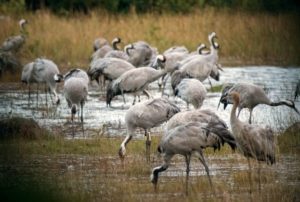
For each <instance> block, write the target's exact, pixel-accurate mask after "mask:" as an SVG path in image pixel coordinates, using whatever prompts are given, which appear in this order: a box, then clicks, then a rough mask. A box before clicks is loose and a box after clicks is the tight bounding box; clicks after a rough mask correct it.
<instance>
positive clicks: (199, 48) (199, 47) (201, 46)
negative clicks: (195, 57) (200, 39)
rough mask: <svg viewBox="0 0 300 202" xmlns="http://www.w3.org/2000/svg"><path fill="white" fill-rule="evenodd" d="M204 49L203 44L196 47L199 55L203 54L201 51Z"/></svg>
mask: <svg viewBox="0 0 300 202" xmlns="http://www.w3.org/2000/svg"><path fill="white" fill-rule="evenodd" d="M205 48H206V45H205V44H203V43H201V44H200V45H199V46H198V48H197V49H198V51H197V52H198V53H199V55H203V54H204V53H203V50H204V49H205Z"/></svg>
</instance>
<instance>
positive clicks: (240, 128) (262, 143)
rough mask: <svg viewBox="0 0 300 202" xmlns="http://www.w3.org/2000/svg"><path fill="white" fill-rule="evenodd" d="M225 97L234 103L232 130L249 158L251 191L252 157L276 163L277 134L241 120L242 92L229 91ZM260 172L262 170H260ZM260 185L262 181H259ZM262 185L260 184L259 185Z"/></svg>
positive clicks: (239, 145)
mask: <svg viewBox="0 0 300 202" xmlns="http://www.w3.org/2000/svg"><path fill="white" fill-rule="evenodd" d="M224 99H226V100H228V102H230V103H233V107H232V109H231V114H230V124H231V130H232V133H233V135H234V137H235V140H236V142H237V147H238V149H239V150H240V151H241V153H242V154H243V155H244V156H245V157H246V158H247V159H248V164H249V178H250V179H249V180H250V193H251V184H252V182H251V166H250V158H253V159H256V160H257V161H264V162H266V163H267V164H274V163H275V162H276V160H275V149H276V143H275V136H274V134H273V131H272V130H271V129H270V128H268V127H267V128H263V127H261V126H258V125H251V124H249V123H245V122H241V121H240V120H239V119H238V118H237V116H236V109H237V108H238V106H239V104H240V102H241V99H240V94H239V93H238V92H236V91H231V92H229V93H228V94H227V95H226V96H225V97H224ZM259 173H260V172H259ZM259 185H260V183H259ZM259 187H260V186H259Z"/></svg>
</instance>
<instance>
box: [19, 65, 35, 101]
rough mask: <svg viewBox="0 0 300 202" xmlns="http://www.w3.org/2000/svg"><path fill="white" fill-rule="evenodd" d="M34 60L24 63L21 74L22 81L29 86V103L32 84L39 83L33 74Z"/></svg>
mask: <svg viewBox="0 0 300 202" xmlns="http://www.w3.org/2000/svg"><path fill="white" fill-rule="evenodd" d="M33 65H34V62H30V63H28V64H26V65H24V67H23V70H22V74H21V81H22V83H25V84H26V85H27V86H28V104H29V101H30V95H31V89H30V86H31V84H33V83H37V81H36V80H35V79H34V78H33V77H32V76H31V74H32V69H33Z"/></svg>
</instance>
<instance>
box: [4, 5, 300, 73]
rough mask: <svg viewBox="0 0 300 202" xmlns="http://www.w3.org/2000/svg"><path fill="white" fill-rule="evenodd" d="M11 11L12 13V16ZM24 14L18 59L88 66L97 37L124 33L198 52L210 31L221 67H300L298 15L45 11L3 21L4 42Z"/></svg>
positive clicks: (163, 46)
mask: <svg viewBox="0 0 300 202" xmlns="http://www.w3.org/2000/svg"><path fill="white" fill-rule="evenodd" d="M8 15H9V14H8ZM21 17H23V18H26V19H28V21H29V22H30V24H28V32H29V37H28V39H27V41H26V44H25V46H24V47H23V49H22V51H21V53H20V57H21V58H22V61H23V63H26V62H29V61H32V60H34V59H35V58H37V57H42V56H44V57H47V58H50V59H52V60H54V61H55V62H56V63H57V64H58V65H59V67H60V68H61V69H63V70H66V69H69V68H71V67H74V66H81V67H84V68H88V65H89V58H90V56H91V54H92V43H93V41H94V39H95V38H96V37H105V38H107V39H108V40H112V39H113V38H114V37H117V36H118V37H121V38H122V40H123V45H125V44H128V43H131V42H134V41H137V40H145V41H148V42H149V43H150V44H151V45H153V46H155V47H157V48H158V49H159V51H161V52H162V51H163V50H165V49H167V48H169V47H171V46H173V45H185V46H186V47H188V48H189V49H190V50H195V49H196V47H197V45H198V44H199V43H201V42H204V43H206V44H207V45H208V41H207V35H208V34H209V33H210V32H212V31H215V32H216V33H217V35H218V36H219V40H218V42H219V44H220V46H221V49H220V60H221V63H223V65H234V64H239V65H247V64H248V65H249V64H270V65H271V64H276V65H299V64H300V60H299V57H298V54H297V53H299V51H300V50H299V49H300V48H299V47H300V43H299V42H300V40H299V37H298V36H299V33H300V32H299V29H300V28H299V26H298V21H297V20H296V19H297V15H296V14H288V13H287V14H278V15H270V14H263V13H262V14H261V13H245V12H239V11H234V10H216V9H212V8H207V9H204V10H200V11H198V12H196V13H192V14H188V15H171V14H163V15H155V14H145V15H137V14H135V13H132V14H129V15H110V14H108V13H106V12H104V11H101V10H97V11H94V12H92V13H91V14H90V15H89V16H84V15H76V16H73V17H58V16H56V15H53V14H51V13H49V12H47V11H42V12H37V13H34V14H33V13H24V14H23V15H22V16H19V15H18V16H11V18H7V19H2V20H0V27H1V32H0V41H3V40H4V39H5V38H7V37H8V36H11V35H15V34H18V26H17V21H18V20H19V19H20V18H21Z"/></svg>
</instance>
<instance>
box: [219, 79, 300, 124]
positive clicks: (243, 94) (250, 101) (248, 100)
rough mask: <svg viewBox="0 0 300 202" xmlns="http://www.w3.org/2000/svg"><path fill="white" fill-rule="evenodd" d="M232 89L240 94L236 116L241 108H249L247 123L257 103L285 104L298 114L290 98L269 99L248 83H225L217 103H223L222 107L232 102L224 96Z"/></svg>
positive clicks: (260, 89) (256, 87) (255, 86)
mask: <svg viewBox="0 0 300 202" xmlns="http://www.w3.org/2000/svg"><path fill="white" fill-rule="evenodd" d="M233 91H235V92H238V93H239V95H240V102H239V104H238V117H239V115H240V112H241V111H242V109H243V108H248V109H249V110H250V117H249V123H251V119H252V111H253V109H254V108H255V107H256V106H257V105H259V104H266V105H269V106H280V105H286V106H288V107H290V108H292V109H294V111H295V112H297V113H298V114H299V111H298V109H297V108H296V106H295V103H294V102H293V101H292V100H280V101H278V102H274V101H271V100H270V99H269V98H268V97H267V95H266V93H265V91H264V90H263V89H262V88H261V87H259V86H257V85H254V84H250V83H236V84H225V85H224V86H223V89H222V95H221V98H220V101H219V105H220V103H223V104H224V109H226V106H227V105H228V104H232V102H230V100H227V99H224V98H225V97H226V96H227V95H228V94H229V93H230V92H233ZM219 105H218V107H219Z"/></svg>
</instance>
